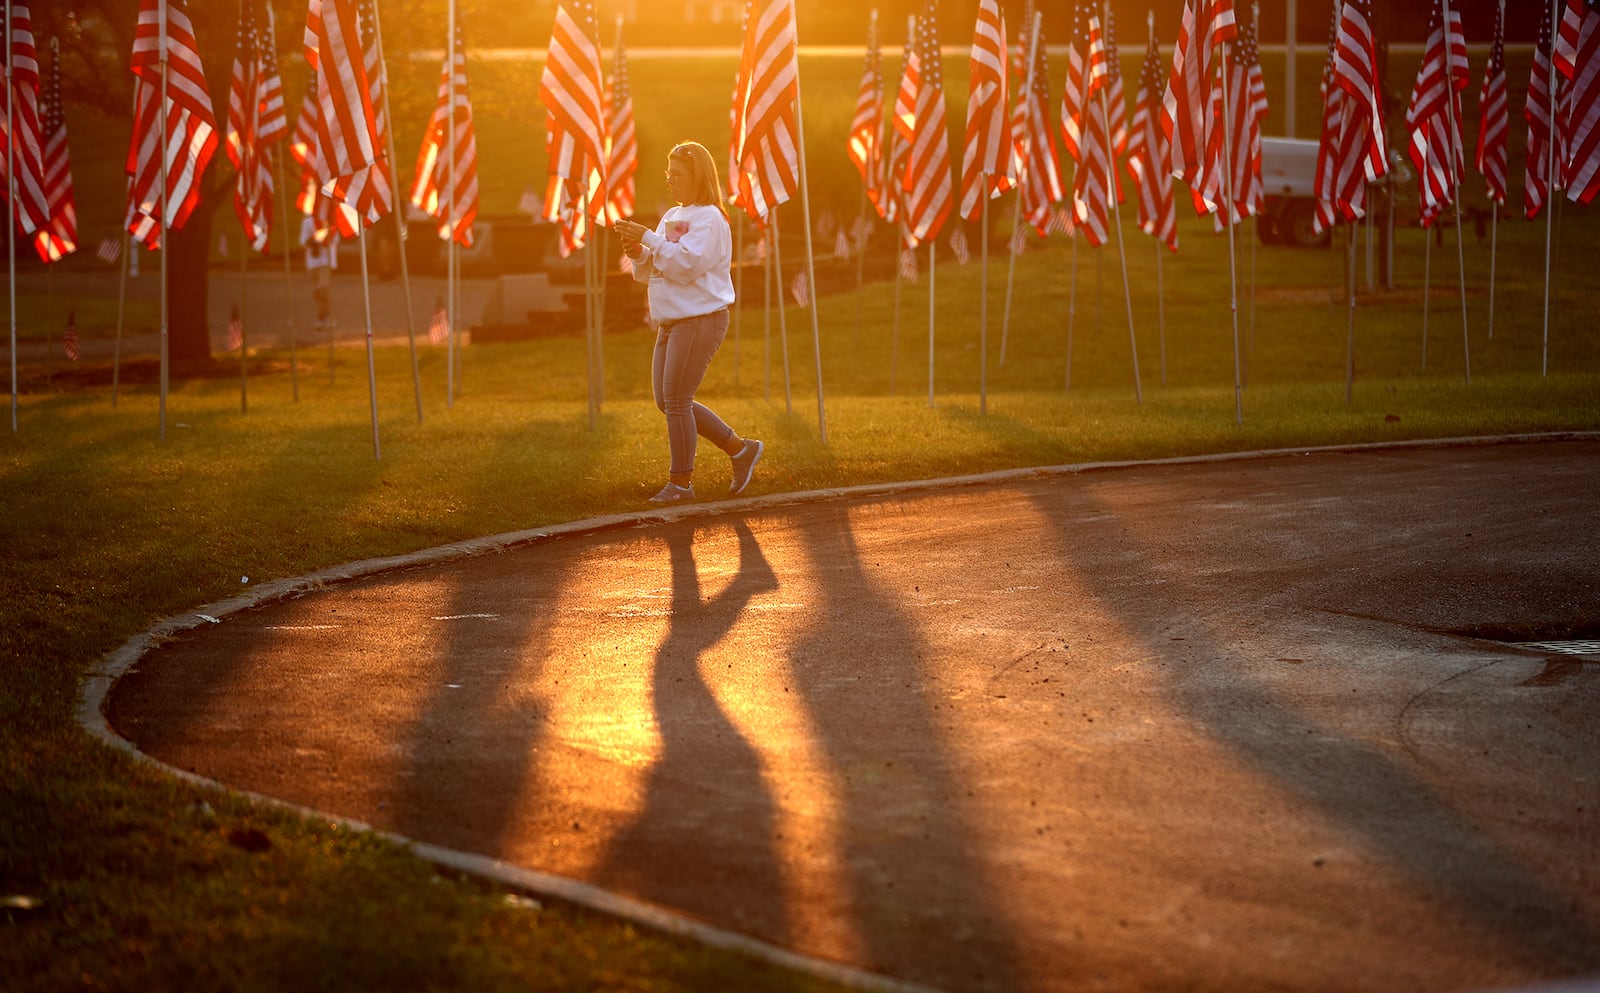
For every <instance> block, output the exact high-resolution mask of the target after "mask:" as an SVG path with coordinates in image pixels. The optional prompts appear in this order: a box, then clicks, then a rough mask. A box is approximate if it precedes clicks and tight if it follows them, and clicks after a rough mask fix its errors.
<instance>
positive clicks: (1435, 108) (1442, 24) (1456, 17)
mask: <svg viewBox="0 0 1600 993" xmlns="http://www.w3.org/2000/svg"><path fill="white" fill-rule="evenodd" d="M1442 4H1443V0H1434V3H1433V11H1432V14H1431V15H1430V17H1429V20H1428V41H1427V44H1426V45H1425V46H1424V47H1423V52H1422V64H1421V65H1420V66H1418V68H1417V82H1416V86H1415V87H1413V88H1412V91H1411V105H1410V107H1409V108H1408V109H1407V110H1406V130H1407V131H1408V132H1410V134H1411V147H1410V153H1411V162H1412V164H1413V165H1415V166H1416V167H1417V192H1418V196H1419V199H1420V200H1421V206H1422V224H1423V226H1424V227H1430V226H1432V224H1433V222H1434V221H1435V220H1437V219H1438V217H1439V215H1440V214H1441V213H1443V212H1444V209H1445V207H1447V206H1449V205H1450V204H1451V203H1453V202H1454V201H1455V198H1456V187H1457V186H1458V185H1459V184H1460V182H1461V169H1462V160H1463V159H1464V158H1465V157H1466V153H1465V151H1464V149H1463V148H1462V143H1461V91H1462V90H1465V89H1466V88H1467V83H1468V75H1469V73H1468V68H1467V42H1466V38H1465V37H1464V36H1463V35H1462V33H1461V13H1460V12H1459V11H1457V10H1454V9H1452V10H1451V11H1450V14H1449V17H1448V18H1447V17H1445V15H1444V10H1443V6H1442Z"/></svg>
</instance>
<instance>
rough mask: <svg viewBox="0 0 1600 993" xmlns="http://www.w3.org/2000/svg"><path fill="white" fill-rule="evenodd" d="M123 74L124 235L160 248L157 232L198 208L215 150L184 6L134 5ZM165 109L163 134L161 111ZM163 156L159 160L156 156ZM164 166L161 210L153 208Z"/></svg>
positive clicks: (173, 0) (160, 0)
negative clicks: (128, 108) (129, 78)
mask: <svg viewBox="0 0 1600 993" xmlns="http://www.w3.org/2000/svg"><path fill="white" fill-rule="evenodd" d="M163 20H164V21H165V23H166V38H167V52H166V61H167V91H166V93H165V94H163V93H162V92H161V52H160V47H161V46H160V37H161V24H162V22H163ZM131 68H132V70H133V74H134V76H135V82H134V111H133V138H132V140H131V142H130V143H129V146H128V161H127V170H128V175H129V176H130V177H132V182H131V183H130V184H129V187H128V211H127V215H126V222H127V227H128V231H129V232H130V233H131V234H132V235H133V236H134V237H135V238H137V239H139V240H140V241H141V242H143V243H144V244H145V245H147V246H149V247H151V248H155V247H157V246H158V245H159V244H160V241H161V232H162V229H163V228H164V227H171V228H181V227H183V225H184V222H185V221H187V220H188V219H189V215H190V214H191V213H192V212H193V211H194V208H195V206H196V205H198V204H199V203H200V194H201V182H200V181H201V177H202V176H204V175H205V171H206V166H208V165H209V164H210V163H211V156H212V155H213V154H214V153H215V152H216V150H217V119H216V115H215V114H214V113H213V112H212V109H211V93H210V91H209V90H208V89H207V88H206V74H205V69H204V68H203V67H202V66H201V65H200V50H199V48H198V47H196V45H195V40H194V27H193V25H192V24H191V23H190V21H189V10H188V7H187V5H186V4H185V3H184V0H139V21H138V25H137V27H136V28H135V29H134V35H133V59H132V65H131ZM163 105H164V106H165V107H166V118H167V122H166V124H167V127H166V134H165V135H163V134H162V133H161V108H162V106H163ZM163 152H164V155H163ZM163 157H164V158H165V160H166V170H167V187H166V191H165V196H166V202H167V209H166V213H165V215H164V216H163V214H162V211H161V202H162V196H163V192H162V190H161V188H160V187H161V168H162V159H163Z"/></svg>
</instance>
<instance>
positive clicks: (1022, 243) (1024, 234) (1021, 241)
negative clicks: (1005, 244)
mask: <svg viewBox="0 0 1600 993" xmlns="http://www.w3.org/2000/svg"><path fill="white" fill-rule="evenodd" d="M1010 248H1011V254H1012V255H1021V254H1022V253H1023V252H1026V251H1027V250H1028V229H1027V228H1025V227H1022V226H1021V225H1018V227H1017V229H1016V230H1015V231H1013V232H1011V245H1010Z"/></svg>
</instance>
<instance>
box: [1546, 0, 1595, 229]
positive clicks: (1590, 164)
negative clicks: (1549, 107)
mask: <svg viewBox="0 0 1600 993" xmlns="http://www.w3.org/2000/svg"><path fill="white" fill-rule="evenodd" d="M1555 60H1556V70H1557V72H1558V73H1559V74H1560V75H1561V76H1562V77H1564V78H1565V80H1566V82H1567V85H1568V86H1569V87H1570V89H1569V91H1568V93H1567V102H1566V104H1565V106H1564V107H1563V115H1564V116H1565V117H1566V118H1567V120H1566V126H1567V128H1569V129H1570V130H1569V132H1568V134H1567V143H1566V145H1565V155H1563V158H1564V159H1565V163H1564V165H1565V168H1566V176H1567V182H1566V188H1567V198H1568V199H1569V200H1572V201H1573V202H1574V203H1582V204H1587V203H1590V202H1592V201H1593V200H1594V198H1595V195H1596V194H1600V0H1567V8H1566V12H1565V13H1564V14H1563V15H1562V17H1561V33H1560V35H1559V36H1558V37H1557V38H1556V44H1555Z"/></svg>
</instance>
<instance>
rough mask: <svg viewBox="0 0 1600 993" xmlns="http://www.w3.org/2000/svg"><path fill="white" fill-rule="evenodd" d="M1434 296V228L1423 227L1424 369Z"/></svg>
mask: <svg viewBox="0 0 1600 993" xmlns="http://www.w3.org/2000/svg"><path fill="white" fill-rule="evenodd" d="M1432 296H1433V228H1432V227H1425V228H1423V229H1422V370H1423V371H1424V372H1426V371H1427V370H1428V304H1429V303H1430V302H1431V300H1430V298H1431V297H1432Z"/></svg>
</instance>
